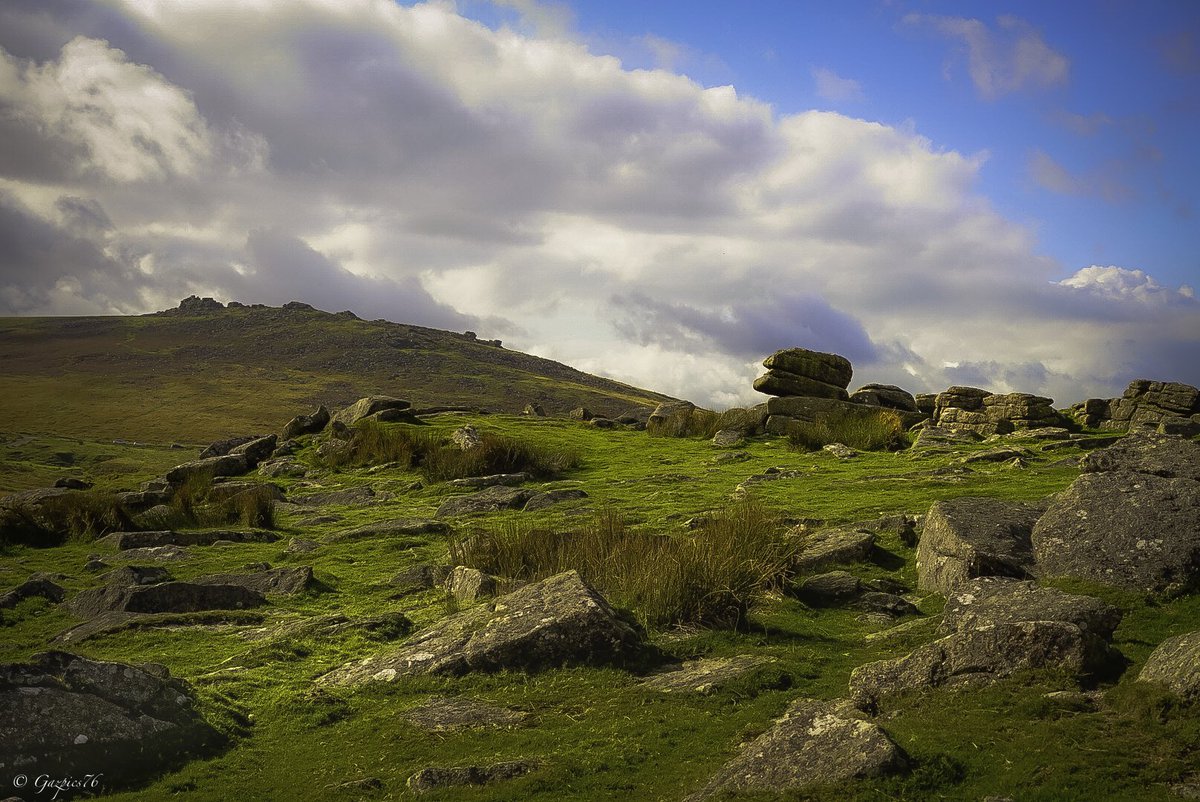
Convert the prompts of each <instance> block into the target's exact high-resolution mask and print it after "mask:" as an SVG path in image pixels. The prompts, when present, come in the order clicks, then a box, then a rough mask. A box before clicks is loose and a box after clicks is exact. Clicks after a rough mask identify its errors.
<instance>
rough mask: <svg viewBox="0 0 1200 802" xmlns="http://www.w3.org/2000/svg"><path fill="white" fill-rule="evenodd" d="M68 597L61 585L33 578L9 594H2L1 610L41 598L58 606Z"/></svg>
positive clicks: (0, 596)
mask: <svg viewBox="0 0 1200 802" xmlns="http://www.w3.org/2000/svg"><path fill="white" fill-rule="evenodd" d="M66 595H67V592H66V591H65V590H63V588H62V587H61V586H60V585H57V584H55V583H54V582H51V581H50V580H49V579H43V578H41V577H31V578H29V579H27V580H25V581H24V582H22V583H21V584H20V585H17V586H16V587H15V588H13V589H12V590H10V591H8V592H7V593H2V594H0V610H9V609H12V608H13V607H16V606H17V605H18V604H20V603H21V602H23V601H25V600H26V599H30V598H33V597H34V596H41V597H42V598H43V599H45V600H46V601H49V602H52V603H54V604H57V603H58V602H60V601H62V600H63V599H64V598H65V597H66Z"/></svg>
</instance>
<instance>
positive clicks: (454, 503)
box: [434, 486, 534, 518]
mask: <svg viewBox="0 0 1200 802" xmlns="http://www.w3.org/2000/svg"><path fill="white" fill-rule="evenodd" d="M533 493H534V491H532V490H526V489H522V488H519V487H503V486H496V487H489V488H487V489H486V490H481V491H479V492H478V493H471V494H470V495H466V496H452V497H451V498H448V499H446V500H445V501H443V502H442V504H441V506H440V507H438V509H437V512H436V513H434V514H435V515H436V516H437V517H438V518H445V517H448V516H452V515H477V514H479V513H484V512H495V511H497V510H517V509H521V508H523V507H524V506H525V503H526V502H527V501H529V499H530V498H532V497H533Z"/></svg>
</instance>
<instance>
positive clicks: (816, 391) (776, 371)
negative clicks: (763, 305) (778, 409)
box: [754, 348, 854, 401]
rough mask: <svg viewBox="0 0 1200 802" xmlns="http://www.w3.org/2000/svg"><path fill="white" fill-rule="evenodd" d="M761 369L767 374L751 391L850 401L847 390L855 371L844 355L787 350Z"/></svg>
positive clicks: (766, 361) (776, 355)
mask: <svg viewBox="0 0 1200 802" xmlns="http://www.w3.org/2000/svg"><path fill="white" fill-rule="evenodd" d="M763 366H764V367H765V368H766V369H767V372H766V373H765V374H764V375H762V376H759V377H758V378H757V379H756V380H755V382H754V389H755V390H758V391H759V392H760V393H766V394H767V395H773V396H778V397H789V396H801V397H805V398H833V399H836V400H838V401H849V400H850V395H849V394H848V393H847V392H846V387H848V386H849V385H850V376H851V375H852V374H853V372H854V370H853V368H851V367H850V360H848V359H846V358H845V357H844V356H838V355H837V354H823V353H821V352H820V351H809V350H808V349H805V348H787V349H784V350H782V351H776V352H775V353H773V354H771V355H770V356H769V357H767V358H766V359H764V360H763Z"/></svg>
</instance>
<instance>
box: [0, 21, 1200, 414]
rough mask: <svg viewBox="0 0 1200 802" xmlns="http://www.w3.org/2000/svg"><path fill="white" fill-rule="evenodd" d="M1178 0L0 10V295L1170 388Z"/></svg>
mask: <svg viewBox="0 0 1200 802" xmlns="http://www.w3.org/2000/svg"><path fill="white" fill-rule="evenodd" d="M1198 142H1200V3H1195V2H1189V1H1188V0H1177V1H1175V2H1162V1H1161V0H1160V1H1159V2H1154V1H1153V0H1138V2H1118V1H1117V0H1088V2H1071V0H1058V1H1057V2H1054V3H1045V2H988V3H983V2H934V1H932V0H928V1H923V0H857V1H856V0H846V1H845V2H838V3H829V2H806V1H804V0H747V2H744V3H736V4H731V3H728V2H716V0H687V2H676V1H675V0H658V1H657V2H653V3H646V2H640V1H639V2H631V1H630V0H603V1H601V0H576V1H575V2H538V1H537V0H458V2H457V3H455V2H449V0H432V1H431V2H420V3H415V2H393V0H90V1H89V0H5V1H4V2H3V3H2V4H0V315H84V314H86V315H93V314H139V313H144V312H150V311H154V310H158V309H164V308H169V307H171V306H174V305H176V304H177V303H178V301H179V300H180V299H181V298H183V297H185V296H187V295H191V294H196V295H201V296H213V297H216V298H218V299H219V300H222V301H230V300H237V301H241V302H244V303H267V304H271V305H279V304H282V303H284V302H286V301H289V300H301V301H305V302H307V303H311V304H313V305H314V306H316V307H318V308H321V309H326V310H328V311H341V310H343V309H350V310H352V311H354V312H355V313H357V314H358V315H360V316H361V317H364V318H371V319H374V318H385V319H388V320H392V321H397V322H403V323H412V324H418V325H424V326H433V327H437V328H444V329H450V330H455V331H463V330H472V331H476V332H478V334H479V336H481V337H485V338H500V339H502V340H503V341H504V343H505V345H506V346H507V347H511V348H515V349H519V350H522V351H527V352H530V353H534V354H538V355H541V356H545V357H548V358H551V359H556V360H559V361H562V362H565V363H567V364H570V365H572V366H574V367H577V368H580V369H582V370H587V371H590V372H593V373H597V374H600V375H604V376H609V377H612V378H615V379H618V380H621V381H625V382H629V383H631V384H634V385H638V386H642V387H646V388H649V389H653V390H657V391H659V392H664V393H668V394H670V395H674V396H676V397H681V398H688V399H690V400H693V401H695V402H697V403H700V404H703V405H705V406H708V407H711V408H716V409H723V408H726V407H729V406H733V405H743V404H752V403H756V402H759V401H761V400H763V398H764V397H763V396H761V395H759V394H758V393H755V392H754V391H753V389H752V388H751V386H750V385H751V382H752V381H753V379H754V378H755V376H756V375H758V374H759V373H761V372H762V368H761V361H762V359H763V358H764V357H765V356H766V355H768V354H770V353H772V352H773V351H775V350H778V349H780V348H788V347H804V348H810V349H814V350H819V351H832V352H836V353H839V354H842V355H844V356H846V357H847V358H849V359H850V360H851V361H852V363H853V365H854V381H853V382H852V385H851V389H853V388H854V387H856V386H858V385H861V384H864V383H867V382H881V383H888V384H898V385H900V386H902V387H904V388H906V389H908V390H910V391H912V392H936V391H938V390H940V389H944V388H945V387H947V386H949V385H951V384H969V385H974V386H978V387H984V388H988V389H991V390H993V391H996V392H1006V391H1023V392H1032V393H1037V394H1041V395H1048V396H1050V397H1052V398H1054V399H1055V401H1056V402H1057V403H1058V404H1059V405H1060V406H1065V405H1068V404H1070V403H1074V402H1076V401H1079V400H1082V399H1083V398H1086V397H1096V396H1101V397H1111V396H1114V395H1119V394H1120V393H1121V391H1122V389H1123V388H1124V386H1125V385H1126V384H1127V383H1128V382H1130V381H1131V380H1133V379H1137V378H1151V379H1160V380H1165V381H1184V382H1187V383H1190V384H1193V385H1200V301H1198V300H1197V299H1196V297H1195V288H1196V287H1197V286H1198V285H1200V247H1198V246H1200V221H1198V219H1197V215H1198V214H1200V189H1198V187H1200V146H1198V145H1197V143H1198Z"/></svg>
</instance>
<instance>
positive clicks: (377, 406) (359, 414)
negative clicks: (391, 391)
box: [332, 395, 412, 426]
mask: <svg viewBox="0 0 1200 802" xmlns="http://www.w3.org/2000/svg"><path fill="white" fill-rule="evenodd" d="M411 406H412V404H411V403H409V402H408V401H403V400H401V399H399V398H391V397H389V396H383V395H372V396H367V397H366V398H360V399H358V400H357V401H355V402H354V403H353V404H351V405H350V406H348V407H343V408H342V409H339V410H338V411H337V412H336V413H334V415H333V418H332V420H333V422H334V423H341V424H343V425H345V426H353V425H354V424H356V423H358V422H359V421H360V420H362V419H363V418H368V417H370V416H372V415H376V414H378V413H380V412H383V411H384V410H393V409H394V410H397V411H400V412H403V411H405V410H407V409H409V408H410V407H411Z"/></svg>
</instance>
